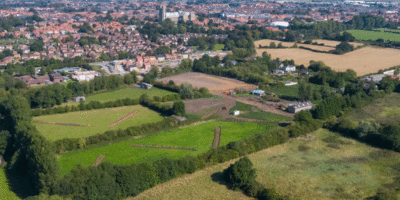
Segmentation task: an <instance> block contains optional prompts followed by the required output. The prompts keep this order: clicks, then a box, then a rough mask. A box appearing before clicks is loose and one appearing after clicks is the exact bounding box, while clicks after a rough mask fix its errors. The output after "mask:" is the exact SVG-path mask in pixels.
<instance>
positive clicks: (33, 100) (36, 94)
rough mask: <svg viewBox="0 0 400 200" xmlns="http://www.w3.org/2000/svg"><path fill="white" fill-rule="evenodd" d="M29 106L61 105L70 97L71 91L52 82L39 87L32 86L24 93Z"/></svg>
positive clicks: (46, 106)
mask: <svg viewBox="0 0 400 200" xmlns="http://www.w3.org/2000/svg"><path fill="white" fill-rule="evenodd" d="M25 96H26V98H27V99H29V101H30V104H31V108H49V107H53V106H55V105H61V104H62V103H64V102H67V101H68V100H70V99H71V96H72V91H71V90H69V89H68V88H66V87H65V86H64V85H60V84H53V85H49V86H46V87H41V88H38V89H37V88H32V89H30V90H28V92H27V93H26V95H25Z"/></svg>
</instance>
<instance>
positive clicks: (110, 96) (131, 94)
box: [86, 87, 174, 102]
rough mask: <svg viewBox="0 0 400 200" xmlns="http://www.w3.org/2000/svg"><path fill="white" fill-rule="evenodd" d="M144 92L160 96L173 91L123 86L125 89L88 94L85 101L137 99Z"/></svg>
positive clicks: (151, 95)
mask: <svg viewBox="0 0 400 200" xmlns="http://www.w3.org/2000/svg"><path fill="white" fill-rule="evenodd" d="M145 93H146V94H147V95H149V96H150V97H153V96H160V97H162V96H165V95H168V94H174V93H173V92H169V91H166V90H161V89H158V88H154V87H153V88H151V89H149V90H145V89H140V88H125V89H119V90H115V91H112V92H105V93H100V94H96V95H92V96H88V97H87V98H86V102H90V101H100V102H106V101H114V100H118V99H125V98H131V99H138V98H139V97H140V96H141V95H142V94H145Z"/></svg>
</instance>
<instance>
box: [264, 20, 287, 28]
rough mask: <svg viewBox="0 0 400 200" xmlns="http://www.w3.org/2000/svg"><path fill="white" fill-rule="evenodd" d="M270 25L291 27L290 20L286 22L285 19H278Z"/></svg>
mask: <svg viewBox="0 0 400 200" xmlns="http://www.w3.org/2000/svg"><path fill="white" fill-rule="evenodd" d="M269 26H272V27H284V28H287V27H289V22H285V21H276V22H271V23H270V24H269Z"/></svg>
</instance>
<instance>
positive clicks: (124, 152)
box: [58, 121, 278, 174]
mask: <svg viewBox="0 0 400 200" xmlns="http://www.w3.org/2000/svg"><path fill="white" fill-rule="evenodd" d="M216 126H221V127H222V131H221V142H220V145H226V144H228V143H229V142H232V141H238V140H241V139H244V138H248V137H251V136H253V135H255V134H259V133H265V132H266V131H268V130H272V129H275V128H277V127H278V126H277V125H260V124H258V123H245V122H242V123H237V122H236V123H234V122H222V121H215V122H208V123H204V124H199V125H195V126H189V127H185V128H181V129H178V130H173V131H168V132H161V133H159V134H158V135H151V136H148V137H144V138H139V139H133V140H128V141H124V142H119V143H115V144H111V145H108V146H104V147H100V148H94V149H89V150H85V151H77V152H71V153H67V154H65V155H64V156H62V157H60V158H59V159H58V162H59V165H60V168H61V173H62V174H66V173H67V172H68V171H70V170H71V169H73V168H75V167H76V166H77V165H79V164H80V165H83V166H89V165H91V164H92V163H93V162H94V161H95V160H96V158H97V157H98V156H100V155H102V154H107V157H106V159H105V160H104V161H106V162H111V163H114V164H118V165H129V164H132V163H143V162H148V163H151V162H153V161H155V160H158V159H161V158H166V157H167V158H180V157H184V156H187V155H198V154H201V153H204V152H206V151H207V150H209V149H210V148H211V144H212V141H213V138H214V127H216ZM133 143H134V144H145V145H169V146H180V147H191V148H197V151H185V150H175V149H146V148H136V147H131V146H130V144H133Z"/></svg>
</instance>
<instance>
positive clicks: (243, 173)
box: [223, 157, 289, 200]
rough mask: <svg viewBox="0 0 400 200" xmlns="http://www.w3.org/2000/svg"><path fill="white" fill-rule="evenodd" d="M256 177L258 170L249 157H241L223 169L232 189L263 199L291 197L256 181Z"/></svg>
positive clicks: (278, 199) (279, 199) (281, 199)
mask: <svg viewBox="0 0 400 200" xmlns="http://www.w3.org/2000/svg"><path fill="white" fill-rule="evenodd" d="M256 177H257V174H256V170H255V169H254V168H253V163H251V161H250V159H249V158H248V157H244V158H241V159H239V160H238V161H237V162H235V163H234V164H231V165H230V166H229V167H228V168H226V169H225V170H224V171H223V178H224V180H225V181H226V182H227V183H228V184H229V186H230V187H232V189H241V190H243V191H244V192H245V193H246V195H248V196H250V197H253V198H256V199H261V200H267V199H274V200H283V199H289V198H288V197H287V196H286V197H284V196H280V195H279V194H278V193H277V192H275V190H274V189H272V188H270V189H267V188H265V187H264V186H263V185H262V184H261V183H259V182H257V181H256Z"/></svg>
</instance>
